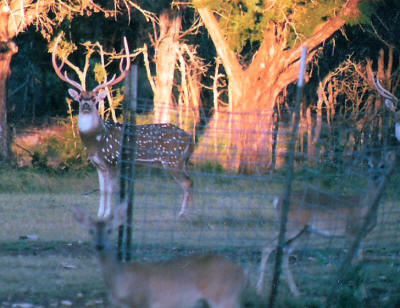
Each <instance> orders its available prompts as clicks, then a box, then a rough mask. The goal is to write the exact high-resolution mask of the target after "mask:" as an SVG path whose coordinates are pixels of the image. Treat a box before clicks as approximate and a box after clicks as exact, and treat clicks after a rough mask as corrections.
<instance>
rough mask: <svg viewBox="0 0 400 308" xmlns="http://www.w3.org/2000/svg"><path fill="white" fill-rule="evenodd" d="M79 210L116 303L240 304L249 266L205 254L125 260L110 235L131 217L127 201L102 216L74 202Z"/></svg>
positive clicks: (174, 307)
mask: <svg viewBox="0 0 400 308" xmlns="http://www.w3.org/2000/svg"><path fill="white" fill-rule="evenodd" d="M73 213H74V218H75V220H76V221H77V222H78V223H79V224H80V225H81V226H83V227H84V228H85V229H87V230H88V231H89V233H90V235H91V237H92V242H93V245H94V248H95V250H96V252H97V255H98V258H99V261H100V266H101V269H102V273H103V278H104V282H105V284H106V287H107V292H108V295H109V300H110V302H111V304H112V305H113V307H119V308H136V307H137V308H157V307H163V308H188V307H193V308H194V307H200V306H201V307H218V308H239V307H240V301H241V297H242V292H243V290H244V288H245V286H246V282H247V279H246V278H245V274H244V271H243V269H242V268H241V267H240V266H239V265H237V264H235V263H233V262H232V261H230V260H229V259H227V258H225V257H222V256H217V255H205V256H186V257H178V258H174V259H172V260H169V261H161V262H152V263H139V262H130V263H124V262H121V261H119V260H117V253H116V249H114V247H113V246H112V245H111V240H110V239H111V237H112V233H113V231H114V230H115V229H116V228H118V226H119V225H121V224H122V223H123V222H124V220H125V213H126V206H118V207H116V208H115V209H114V211H113V213H112V214H111V215H109V216H108V217H101V218H99V217H98V218H92V217H91V216H90V215H89V214H88V213H87V212H86V211H85V210H84V209H82V208H80V207H74V208H73Z"/></svg>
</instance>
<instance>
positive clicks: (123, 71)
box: [52, 37, 131, 92]
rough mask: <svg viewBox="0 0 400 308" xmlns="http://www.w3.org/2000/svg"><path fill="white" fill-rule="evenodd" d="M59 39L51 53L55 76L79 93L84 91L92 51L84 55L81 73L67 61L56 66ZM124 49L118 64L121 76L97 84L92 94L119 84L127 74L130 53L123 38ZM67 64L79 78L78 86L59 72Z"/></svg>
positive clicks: (129, 65)
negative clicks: (83, 66)
mask: <svg viewBox="0 0 400 308" xmlns="http://www.w3.org/2000/svg"><path fill="white" fill-rule="evenodd" d="M59 39H60V37H58V38H57V40H56V43H55V45H54V49H53V52H52V63H53V67H54V70H55V72H56V74H57V76H58V77H59V78H60V79H61V80H63V81H65V82H66V83H68V84H70V85H71V86H73V87H75V88H77V89H78V90H79V91H80V92H82V91H85V90H86V89H85V79H86V73H87V69H88V65H89V60H88V58H90V56H91V54H92V53H93V50H89V52H88V54H87V55H86V63H85V68H84V71H83V72H81V71H80V69H79V68H78V67H75V66H74V65H72V63H69V62H68V59H63V61H62V62H61V65H60V66H59V65H57V46H58V41H59ZM124 49H125V53H126V55H125V56H124V57H123V58H121V61H120V64H119V69H120V71H121V75H120V76H119V77H116V75H115V74H114V76H113V77H112V78H111V80H109V81H106V82H104V83H102V84H99V85H98V86H97V87H95V88H94V89H93V90H92V92H98V91H99V90H101V89H104V88H106V87H109V86H112V85H114V84H116V83H119V82H121V81H122V80H123V79H124V78H125V77H126V75H127V74H128V72H129V70H130V67H131V62H130V57H129V56H130V53H129V48H128V42H127V40H126V37H124ZM124 60H126V65H125V68H124V67H123V62H124ZM65 62H66V63H67V64H68V66H70V67H71V68H72V69H73V70H74V71H75V72H76V73H77V75H78V76H79V79H80V80H81V83H82V84H79V83H78V82H76V81H74V80H72V79H70V78H69V77H68V74H67V71H64V73H63V72H62V71H61V70H62V68H63V66H64V63H65Z"/></svg>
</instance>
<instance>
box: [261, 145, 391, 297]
mask: <svg viewBox="0 0 400 308" xmlns="http://www.w3.org/2000/svg"><path fill="white" fill-rule="evenodd" d="M374 154H376V153H374ZM369 156H370V157H369V160H368V162H369V179H368V184H367V189H366V191H365V194H361V195H360V196H353V197H345V196H334V195H331V194H327V193H324V192H321V191H318V190H312V189H307V190H305V191H301V192H293V193H292V194H291V196H290V206H289V212H288V218H287V225H286V235H285V239H286V242H285V247H284V249H283V257H282V271H283V274H284V275H285V276H286V280H287V283H288V285H289V289H290V291H291V292H292V293H293V295H295V296H299V295H300V292H299V290H298V288H297V286H296V283H295V281H294V279H293V275H292V273H291V271H290V268H289V255H290V254H291V252H292V251H293V249H294V248H295V247H296V244H298V243H299V241H298V240H299V239H300V238H301V237H302V236H303V235H308V234H310V233H315V234H319V235H322V236H325V237H345V238H346V239H347V240H348V242H349V243H352V242H353V241H354V239H355V237H356V236H357V233H358V231H359V230H361V227H362V225H363V223H364V219H365V217H366V215H367V213H368V211H369V209H370V208H371V207H372V204H371V202H373V201H371V200H374V199H375V197H380V194H382V193H383V189H382V188H381V187H380V183H382V181H383V179H384V178H385V177H388V176H390V174H391V173H392V172H393V170H394V167H395V162H396V154H395V153H394V152H388V153H386V154H385V155H384V157H380V156H379V155H369ZM379 188H381V189H379ZM378 200H379V199H378ZM273 205H274V207H275V210H276V215H277V218H278V222H279V219H280V215H281V208H282V198H280V197H276V198H275V199H274V202H273ZM376 209H378V207H376ZM376 224H377V212H375V213H374V219H373V221H372V222H371V223H370V224H369V225H368V228H367V232H366V233H365V234H363V237H365V236H366V235H367V234H368V233H369V232H370V231H371V230H372V229H373V228H374V227H375V226H376ZM277 244H278V239H277V238H276V239H275V240H274V241H272V242H271V243H269V244H268V246H266V247H265V248H264V250H263V252H262V259H261V263H260V269H259V271H260V272H259V279H258V282H257V293H258V294H261V293H262V290H263V287H264V275H265V269H266V265H267V261H268V258H269V255H270V254H271V253H272V252H273V251H274V250H275V248H276V246H277ZM357 258H358V260H360V259H362V247H359V251H358V253H357Z"/></svg>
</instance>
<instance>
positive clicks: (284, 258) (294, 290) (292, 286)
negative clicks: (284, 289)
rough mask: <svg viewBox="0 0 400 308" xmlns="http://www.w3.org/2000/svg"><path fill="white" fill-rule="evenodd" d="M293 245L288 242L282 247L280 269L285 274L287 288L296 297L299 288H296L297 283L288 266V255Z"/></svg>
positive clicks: (298, 293)
mask: <svg viewBox="0 0 400 308" xmlns="http://www.w3.org/2000/svg"><path fill="white" fill-rule="evenodd" d="M293 249H294V247H293V246H292V245H291V244H288V245H287V246H286V247H285V248H284V249H283V255H282V271H283V274H284V275H285V276H286V282H287V284H288V285H289V289H290V291H291V292H292V294H293V295H294V296H296V297H298V296H299V295H300V292H299V289H298V288H297V285H296V283H295V281H294V278H293V274H292V272H291V270H290V267H289V257H290V254H291V253H292V251H293Z"/></svg>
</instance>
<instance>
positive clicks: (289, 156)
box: [268, 47, 307, 308]
mask: <svg viewBox="0 0 400 308" xmlns="http://www.w3.org/2000/svg"><path fill="white" fill-rule="evenodd" d="M306 59H307V47H303V50H302V53H301V59H300V72H299V80H298V82H297V92H296V104H295V108H294V110H293V113H294V117H293V118H292V119H293V122H292V133H291V136H290V144H289V150H288V153H287V159H286V161H287V164H288V173H287V177H286V188H285V193H284V195H283V204H282V211H281V217H280V222H281V223H280V228H279V238H278V246H277V249H276V258H275V267H274V274H273V277H272V285H271V292H270V296H269V303H268V307H269V308H272V307H274V305H275V301H276V295H277V293H278V284H279V277H280V274H281V263H282V254H283V246H284V245H285V233H286V223H287V215H288V211H289V205H290V193H291V190H292V181H293V169H294V166H293V165H294V154H295V145H296V139H297V134H298V127H299V121H300V103H301V96H302V92H303V87H304V72H305V67H306V63H307V61H306Z"/></svg>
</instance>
